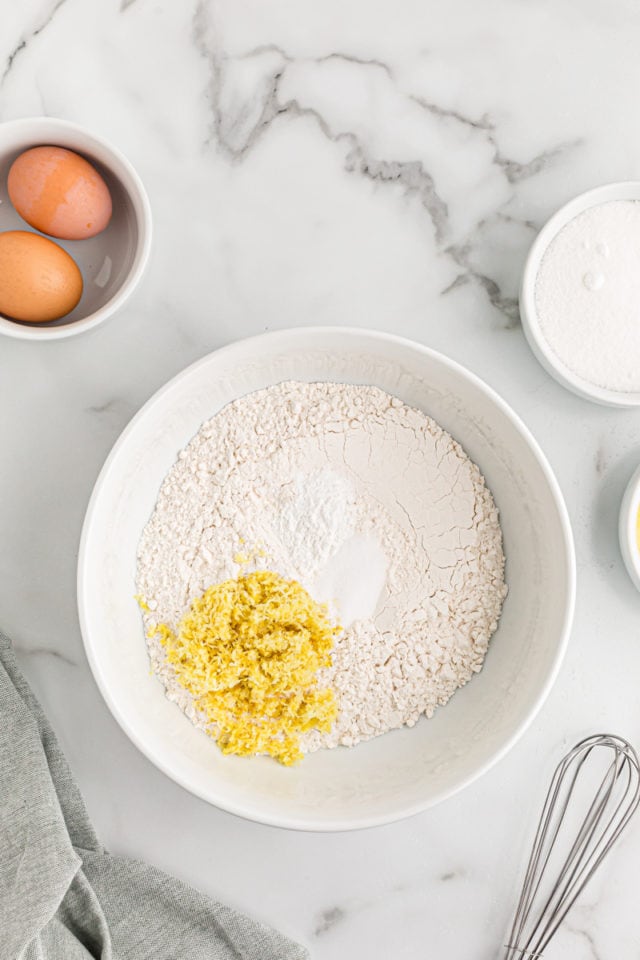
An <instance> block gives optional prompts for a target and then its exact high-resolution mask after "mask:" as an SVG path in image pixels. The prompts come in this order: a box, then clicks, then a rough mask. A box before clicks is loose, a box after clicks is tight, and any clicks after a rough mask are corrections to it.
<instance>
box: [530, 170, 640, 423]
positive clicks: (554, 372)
mask: <svg viewBox="0 0 640 960" xmlns="http://www.w3.org/2000/svg"><path fill="white" fill-rule="evenodd" d="M611 200H640V181H637V180H629V181H626V182H625V181H623V182H620V183H608V184H605V185H604V186H602V187H596V188H595V189H594V190H588V191H587V192H586V193H581V194H580V195H579V196H577V197H575V199H573V200H570V201H569V203H567V204H565V205H564V207H561V208H560V210H558V212H557V213H555V214H554V215H553V216H552V217H551V218H550V219H549V220H547V222H546V224H545V225H544V227H543V228H542V230H541V231H540V233H539V234H538V236H537V237H536V239H535V240H534V242H533V246H532V247H531V250H530V251H529V255H528V257H527V261H526V263H525V267H524V273H523V275H522V284H521V287H520V317H521V320H522V328H523V330H524V333H525V336H526V338H527V340H528V341H529V346H530V347H531V349H532V351H533V353H534V354H535V356H536V357H537V359H538V360H539V361H540V363H541V364H542V366H543V367H544V368H545V370H546V371H547V373H549V374H551V376H552V377H554V379H555V380H557V381H558V383H560V384H562V386H563V387H566V388H567V389H568V390H571V391H572V392H573V393H576V394H577V395H578V396H579V397H584V398H585V399H586V400H593V401H595V402H596V403H602V404H604V405H605V406H609V407H638V406H640V393H635V392H634V393H622V392H620V391H617V390H607V389H606V388H604V387H599V386H597V385H596V384H594V383H591V382H590V381H589V380H584V379H583V378H582V377H580V376H578V375H577V374H576V373H574V372H573V370H570V369H569V367H567V366H566V364H565V363H563V361H562V360H561V359H560V357H558V356H557V354H556V353H554V351H553V350H552V349H551V347H550V346H549V344H548V342H547V340H546V338H545V336H544V334H543V333H542V330H541V328H540V323H539V321H538V316H537V311H536V303H535V285H536V277H537V275H538V270H539V269H540V263H541V261H542V258H543V257H544V255H545V253H546V251H547V248H548V246H549V244H550V243H551V241H552V240H553V239H554V237H556V236H557V234H558V233H559V232H560V230H562V228H563V227H564V226H566V224H567V223H569V221H570V220H573V219H574V218H575V217H577V216H578V214H580V213H583V212H584V211H585V210H589V209H590V208H591V207H596V206H599V204H601V203H608V202H609V201H611Z"/></svg>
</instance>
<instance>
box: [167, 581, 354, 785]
mask: <svg viewBox="0 0 640 960" xmlns="http://www.w3.org/2000/svg"><path fill="white" fill-rule="evenodd" d="M340 630H341V627H339V626H337V625H335V624H333V623H332V622H331V620H330V618H329V614H328V611H327V608H326V606H325V605H323V604H319V603H317V602H316V601H315V600H314V599H313V598H312V597H311V596H310V595H309V594H308V593H307V591H306V590H305V589H304V587H302V586H301V585H300V584H299V583H298V582H297V581H296V580H285V579H284V578H283V577H281V576H280V575H279V574H277V573H274V572H272V571H269V570H260V571H256V572H253V573H248V574H245V575H243V576H240V577H238V579H236V580H225V581H224V582H223V583H219V584H216V585H215V586H212V587H210V588H209V589H208V590H207V591H206V593H204V594H203V596H201V597H199V598H198V599H196V600H194V601H193V603H192V604H191V607H190V609H189V610H188V612H187V613H186V614H185V616H184V617H183V618H182V620H181V621H180V623H179V624H178V627H177V629H176V631H175V632H173V631H172V630H171V629H170V628H169V627H168V626H167V625H166V624H163V623H160V624H158V625H157V626H156V627H154V628H153V630H152V631H151V633H152V636H157V637H158V638H159V640H160V643H161V644H162V645H163V646H164V647H165V650H166V655H167V660H168V662H169V663H170V664H171V665H172V666H173V669H174V671H175V676H176V679H177V680H178V682H179V683H180V684H181V685H182V686H183V687H184V688H185V689H186V690H188V691H189V693H190V694H191V695H192V697H193V698H194V702H195V706H196V707H197V709H198V710H200V711H202V713H203V714H204V715H205V716H206V718H207V719H208V720H209V721H210V723H211V727H210V729H209V732H210V735H211V736H212V737H213V738H214V739H215V740H216V741H217V743H218V745H219V747H220V749H221V750H222V752H223V753H226V754H237V755H238V756H250V755H254V754H267V755H268V756H271V757H273V758H275V759H276V760H278V761H279V762H280V763H282V764H284V765H285V766H291V765H292V764H294V763H297V762H298V761H299V760H301V759H302V757H303V753H302V750H301V748H300V737H301V735H302V734H303V733H305V732H306V731H308V730H311V729H314V728H315V729H317V730H320V731H321V732H328V731H329V730H330V729H331V725H332V723H333V721H334V720H335V717H336V714H337V704H336V699H335V695H334V692H333V690H332V689H331V688H329V687H320V686H319V684H318V678H317V674H318V671H319V670H321V669H322V668H323V667H328V666H329V665H330V663H331V650H332V648H333V643H334V639H335V636H336V635H337V634H338V633H339V632H340Z"/></svg>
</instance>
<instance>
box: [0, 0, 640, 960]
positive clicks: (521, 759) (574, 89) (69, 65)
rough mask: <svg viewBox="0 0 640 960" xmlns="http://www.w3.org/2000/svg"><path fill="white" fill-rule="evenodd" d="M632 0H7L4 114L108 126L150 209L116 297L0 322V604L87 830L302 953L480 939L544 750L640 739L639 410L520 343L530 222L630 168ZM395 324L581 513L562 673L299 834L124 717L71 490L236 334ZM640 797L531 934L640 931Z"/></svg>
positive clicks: (462, 948)
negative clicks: (215, 783) (221, 787)
mask: <svg viewBox="0 0 640 960" xmlns="http://www.w3.org/2000/svg"><path fill="white" fill-rule="evenodd" d="M639 30H640V13H639V12H638V9H637V6H636V4H634V3H633V2H632V0H609V2H605V0H584V2H583V3H581V4H576V3H573V2H571V0H556V2H551V0H537V2H529V3H522V2H521V3H514V2H509V0H487V2H485V3H482V4H480V3H477V2H474V0H448V2H447V3H442V2H437V0H420V2H418V0H396V2H395V3H393V4H392V3H390V2H388V0H386V2H374V3H370V2H369V3H364V2H363V0H324V2H323V3H312V2H310V0H297V2H292V0H273V2H271V3H265V2H264V0H244V2H243V3H242V4H239V3H237V2H234V0H214V2H207V0H185V2H182V3H175V2H174V3H171V2H170V0H122V2H121V3H117V2H115V0H109V2H103V3H100V4H97V3H96V4H90V3H86V2H82V0H24V2H22V3H19V4H18V3H13V4H9V3H5V4H4V9H3V11H2V31H1V32H0V120H7V119H10V118H13V117H20V116H26V115H38V114H47V115H52V116H58V117H63V118H65V119H69V120H74V121H76V122H78V123H81V124H84V125H86V126H87V127H88V128H90V129H91V130H93V131H95V132H96V133H98V134H101V135H103V136H105V137H107V138H108V139H110V140H112V141H113V142H114V143H115V144H116V145H117V146H119V147H120V149H121V150H122V151H123V152H124V153H125V154H127V156H128V157H129V158H130V159H131V161H132V162H133V163H134V164H135V166H136V167H137V169H138V171H139V172H140V174H141V176H142V178H143V180H144V182H145V184H146V186H147V189H148V191H149V195H150V199H151V204H152V207H153V212H154V218H155V239H154V245H153V253H152V258H151V263H150V266H149V269H148V272H147V275H146V277H145V279H144V281H143V283H142V285H141V287H140V288H139V291H138V292H137V293H136V295H135V297H134V298H133V299H132V300H131V302H130V304H129V305H128V306H127V307H126V309H125V310H124V311H123V312H122V313H121V314H119V315H118V316H117V317H115V318H114V319H112V320H111V321H110V322H109V323H107V324H105V325H104V326H103V327H100V328H98V329H97V330H95V331H93V332H91V333H89V334H85V335H83V336H80V337H75V338H71V339H69V340H64V341H58V342H50V343H35V342H28V341H17V340H9V339H6V338H4V339H2V342H1V343H0V405H1V407H0V408H1V411H2V413H1V416H0V431H1V437H0V443H1V449H2V451H3V467H2V470H1V471H0V530H1V531H2V552H1V554H0V623H1V625H2V627H3V629H4V630H5V631H6V632H7V633H8V634H9V635H10V636H11V637H12V638H13V639H14V642H15V645H16V647H17V649H18V651H19V655H20V661H21V663H22V665H23V668H24V670H25V672H26V674H27V676H28V678H29V680H30V681H31V683H32V684H33V686H34V688H35V690H36V692H37V694H38V695H39V697H40V698H41V700H42V702H43V704H44V706H45V708H46V710H47V711H48V713H49V715H50V717H51V719H52V721H53V723H54V726H55V728H56V730H57V731H58V733H59V736H60V739H61V741H62V745H63V747H64V749H65V751H66V753H67V755H68V757H69V760H70V762H71V764H72V767H73V769H74V771H75V773H76V775H77V777H78V779H79V782H80V785H81V788H82V790H83V792H84V795H85V797H86V800H87V803H88V806H89V811H90V813H91V815H92V817H93V819H94V821H95V824H96V826H97V828H98V831H99V833H100V835H101V837H102V839H103V840H104V842H105V844H106V845H107V846H108V847H109V848H110V849H111V850H113V851H114V852H122V853H127V854H131V855H135V856H138V857H142V858H145V859H147V860H149V861H152V862H154V863H156V864H158V865H159V866H161V867H163V868H165V869H167V870H169V871H171V872H172V873H175V874H177V875H178V876H180V877H182V878H184V879H186V880H188V881H190V882H191V883H193V884H195V885H197V886H198V887H200V888H201V889H203V890H205V891H206V892H208V893H210V894H212V895H213V896H215V897H218V898H220V899H222V900H224V901H226V902H228V903H230V904H232V905H234V906H236V907H238V908H240V909H242V910H244V911H246V912H248V913H251V914H252V915H254V916H256V917H258V918H260V919H262V920H264V921H266V922H268V923H270V924H272V925H274V926H277V927H280V928H281V929H282V930H283V931H285V932H287V933H288V934H290V935H291V936H292V937H294V938H297V939H299V940H301V941H302V942H304V943H306V944H307V945H308V946H309V947H310V949H311V953H312V956H313V957H314V958H316V960H342V958H345V957H353V958H367V960H391V958H392V960H404V958H411V960H414V958H415V960H417V958H422V957H436V956H437V957H446V958H447V960H466V958H471V957H473V958H474V960H482V958H486V960H489V958H493V957H495V956H496V951H497V946H498V945H499V944H500V943H501V942H503V937H504V932H505V928H506V926H507V924H508V921H509V919H510V916H511V912H512V909H513V906H514V891H515V889H516V887H517V885H518V883H519V880H520V877H521V873H522V869H523V866H524V859H525V855H526V852H527V848H528V844H529V841H530V837H531V831H532V828H533V825H534V822H535V818H536V816H537V813H538V809H539V807H540V804H541V801H542V796H543V793H544V790H545V789H546V783H547V780H548V778H549V776H550V772H551V769H552V767H553V765H554V762H555V761H556V760H557V759H559V757H560V755H561V754H562V752H563V751H564V750H565V749H566V748H567V747H568V746H570V745H571V744H572V743H573V742H574V741H575V740H577V739H579V738H580V737H581V736H583V735H586V734H588V733H592V732H599V731H601V730H605V729H606V730H608V731H611V732H616V733H620V734H623V735H625V736H627V737H628V738H629V739H631V740H632V741H635V742H636V744H639V743H640V698H639V697H638V693H637V691H638V681H637V679H636V678H637V677H638V676H640V643H639V641H638V629H637V626H638V617H639V615H640V596H639V595H638V593H637V592H636V591H635V589H634V588H633V587H632V585H631V583H630V581H629V579H628V578H627V576H626V573H625V570H624V568H623V564H622V560H621V557H620V554H619V550H618V545H617V535H616V522H617V511H618V507H619V503H620V499H621V496H622V492H623V489H624V486H625V483H626V481H627V479H628V477H629V475H630V474H631V472H632V470H633V469H634V468H635V466H636V465H637V462H638V460H639V459H640V411H638V412H633V411H616V410H608V409H605V408H599V407H597V406H595V405H591V404H589V403H588V402H586V401H582V400H580V399H578V398H577V397H573V396H572V395H570V394H568V393H566V392H565V391H564V390H563V389H562V388H561V387H559V386H558V385H557V384H556V383H555V382H554V381H552V380H551V379H550V378H549V377H548V376H547V375H546V374H545V373H544V371H543V370H542V369H541V367H540V366H539V365H538V363H537V362H536V360H535V359H534V358H533V356H532V354H531V353H530V351H529V349H528V347H527V345H526V343H525V340H524V337H523V334H522V331H521V328H520V324H519V320H518V310H517V288H518V282H519V277H520V273H521V269H522V265H523V261H524V257H525V255H526V251H527V249H528V247H529V245H530V243H531V241H532V239H533V237H534V235H535V233H536V231H537V229H538V228H539V227H540V225H541V224H542V223H543V222H544V220H545V219H546V218H547V217H548V216H549V215H550V214H551V213H552V212H553V211H554V210H555V209H556V208H557V207H558V206H559V205H560V204H562V203H563V202H565V201H566V200H568V199H569V198H570V197H571V196H573V195H574V194H576V193H577V192H579V191H582V190H584V189H587V188H589V187H593V186H596V185H598V184H600V183H603V182H606V181H611V180H622V179H632V178H634V177H637V176H638V174H639V171H640V124H639V122H638V109H637V89H638V85H639V84H640V59H639V58H638V56H637V38H638V31H639ZM299 324H338V325H340V324H349V325H356V326H363V327H372V328H377V329H382V330H390V331H393V332H395V333H399V334H403V335H405V336H408V337H412V338H415V339H416V340H419V341H420V342H422V343H425V344H428V345H430V346H432V347H435V348H436V349H438V350H441V351H443V352H444V353H446V354H448V355H449V356H451V357H453V358H455V359H456V360H458V361H460V362H462V363H463V364H465V365H467V366H468V367H469V368H471V369H472V370H473V371H475V372H476V373H477V374H479V375H480V376H481V377H483V378H485V379H486V380H487V381H488V382H489V383H490V384H491V385H492V386H493V387H494V388H496V389H497V390H498V391H499V392H500V393H501V394H502V396H503V397H504V398H505V399H506V400H507V401H508V402H509V403H510V404H511V405H512V406H513V407H514V409H515V410H516V411H517V412H518V413H519V414H520V415H521V417H522V418H523V419H524V421H525V422H526V423H527V424H528V426H529V427H530V428H531V430H532V431H533V432H534V434H535V435H536V437H537V438H538V440H539V441H540V443H541V445H542V447H543V448H544V450H545V452H546V453H547V455H548V457H549V460H550V462H551V464H552V466H553V468H554V470H555V471H556V474H557V476H558V479H559V481H560V484H561V487H562V490H563V491H564V495H565V497H566V500H567V504H568V508H569V512H570V516H571V520H572V524H573V529H574V533H575V539H576V548H577V557H578V597H577V611H576V620H575V628H574V631H573V639H572V643H571V645H570V649H569V653H568V656H567V658H566V661H565V664H564V667H563V669H562V672H561V675H560V678H559V680H558V682H557V684H556V685H555V687H554V689H553V691H552V693H551V696H550V697H549V699H548V701H547V703H546V705H545V707H544V708H543V710H542V712H541V713H540V714H539V716H538V717H537V719H536V720H535V722H534V724H533V725H532V727H531V728H530V729H529V731H528V732H527V734H526V735H525V736H524V737H523V739H522V740H521V741H520V742H519V743H518V744H517V746H516V747H515V748H514V749H513V751H512V752H511V753H510V754H509V756H508V757H507V758H506V759H504V760H503V761H502V762H500V763H499V764H498V765H497V766H496V767H495V768H494V769H493V770H492V771H491V772H489V773H488V774H486V775H485V776H484V777H483V778H482V779H481V780H480V781H478V782H477V783H475V784H474V785H473V786H471V787H469V788H467V789H466V790H465V791H464V792H463V793H461V794H459V795H458V796H457V797H455V798H454V799H452V800H449V801H447V802H446V803H444V804H442V805H441V806H439V807H437V808H435V809H434V810H431V811H429V812H427V813H425V814H423V815H421V816H417V817H415V818H413V819H411V820H408V821H405V822H403V823H398V824H395V825H392V826H388V827H384V828H377V829H374V830H367V831H363V832H359V833H351V834H349V833H347V834H337V835H313V834H298V833H293V832H286V831H283V830H278V829H274V828H268V827H264V826H261V825H258V824H253V823H248V822H244V821H242V820H240V819H236V818H234V817H232V816H230V815H227V814H225V813H223V812H221V811H218V810H216V809H214V808H213V807H210V806H208V805H207V804H205V803H203V802H201V801H199V800H197V799H196V798H195V797H192V796H190V795H189V794H188V793H186V792H185V791H184V790H182V789H181V788H180V787H178V786H177V785H176V784H174V783H173V782H171V781H170V780H168V779H167V778H166V777H165V776H163V774H161V773H160V772H159V771H158V770H156V769H155V768H154V767H153V766H152V765H151V764H150V763H149V762H148V761H147V760H146V759H145V758H144V757H143V756H142V755H141V754H140V753H139V752H138V751H137V750H136V749H135V748H134V747H133V745H132V744H131V743H130V742H129V741H128V740H127V738H126V737H125V735H124V734H123V733H122V731H121V730H120V728H119V727H118V726H117V725H116V722H115V721H114V720H113V719H112V717H111V715H110V713H109V712H108V710H107V708H106V706H105V704H104V703H103V701H102V699H101V697H100V695H99V693H98V691H97V688H96V686H95V684H94V682H93V679H92V676H91V673H90V671H89V667H88V665H87V661H86V659H85V656H84V652H83V648H82V643H81V638H80V631H79V627H78V620H77V614H76V605H75V566H76V558H77V549H78V541H79V535H80V528H81V524H82V519H83V514H84V511H85V508H86V505H87V501H88V498H89V495H90V492H91V488H92V485H93V483H94V481H95V478H96V476H97V474H98V471H99V469H100V466H101V465H102V462H103V460H104V458H105V456H106V454H107V452H108V450H109V448H110V446H111V444H112V443H113V441H114V440H115V438H116V437H117V436H118V434H119V432H120V431H121V430H122V428H123V426H124V425H125V424H126V423H127V421H128V420H129V418H130V417H131V416H132V414H133V413H134V412H135V411H136V410H137V409H138V408H139V407H140V405H141V404H142V403H143V402H144V401H145V400H146V399H147V398H148V397H149V396H150V395H151V394H152V393H153V392H154V391H155V390H156V388H157V387H159V386H160V385H161V384H162V383H164V382H165V381H166V380H167V379H168V378H169V377H171V376H172V375H173V374H175V373H176V372H178V371H179V370H180V369H182V368H183V367H184V366H186V365H187V364H188V363H190V362H191V361H193V360H195V359H197V358H198V357H201V356H203V355H204V354H206V353H207V352H209V351H211V350H213V349H215V348H216V347H218V346H220V345H222V344H225V343H228V342H229V341H230V340H233V339H235V338H238V337H244V336H247V335H249V334H253V333H258V332H261V331H264V330H272V329H276V328H282V327H287V326H292V325H299ZM639 861H640V820H639V821H638V822H637V823H636V824H635V825H632V827H631V828H630V830H629V832H628V833H627V834H626V835H625V837H624V839H623V841H622V842H621V844H620V845H619V847H618V848H617V849H616V851H615V852H614V854H613V855H612V856H611V858H610V860H609V861H608V862H607V864H606V866H605V867H604V868H603V871H602V874H601V875H600V877H599V879H598V880H597V881H596V882H595V883H594V885H593V886H592V887H591V888H589V890H588V891H587V892H586V894H585V896H584V898H583V899H582V900H581V901H580V905H579V906H578V907H577V908H576V909H575V911H574V912H573V914H572V915H571V917H570V919H569V921H568V923H567V925H566V927H565V928H564V930H563V932H562V933H561V934H560V935H559V936H558V938H557V941H556V946H555V949H552V948H550V950H549V953H548V955H549V957H550V958H552V957H560V956H562V957H563V958H564V960H590V958H599V957H600V958H604V957H616V960H631V958H635V957H637V956H638V943H639V942H640V912H639V911H638V908H637V893H636V891H637V865H638V862H639Z"/></svg>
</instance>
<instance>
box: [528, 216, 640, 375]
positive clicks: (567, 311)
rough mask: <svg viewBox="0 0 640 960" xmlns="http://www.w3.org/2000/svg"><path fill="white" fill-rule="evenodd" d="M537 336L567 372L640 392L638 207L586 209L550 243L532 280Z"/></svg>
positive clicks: (639, 239)
mask: <svg viewBox="0 0 640 960" xmlns="http://www.w3.org/2000/svg"><path fill="white" fill-rule="evenodd" d="M534 297H535V307H536V314H537V318H538V322H539V325H540V330H541V332H542V334H543V336H544V338H545V340H546V341H547V343H548V344H549V346H550V347H551V349H552V351H553V352H554V353H555V354H556V356H557V357H559V359H560V360H561V361H562V362H563V363H564V364H565V366H566V367H568V368H569V370H572V371H573V372H574V373H575V374H577V375H578V376H580V377H582V378H583V379H584V380H587V381H589V382H590V383H592V384H595V385H596V386H599V387H604V388H605V389H608V390H616V391H621V392H637V391H640V202H638V201H637V200H612V201H610V202H608V203H600V204H598V205H597V206H594V207H591V208H589V209H588V210H585V211H584V212H583V213H581V214H579V215H578V216H577V217H574V219H573V220H570V221H569V223H567V224H566V225H565V226H564V227H563V228H562V229H561V230H560V231H559V232H558V234H557V235H556V236H555V237H554V238H553V240H552V241H551V243H550V244H549V246H548V247H547V250H546V252H545V254H544V256H543V258H542V261H541V263H540V267H539V270H538V275H537V277H536V282H535V291H534Z"/></svg>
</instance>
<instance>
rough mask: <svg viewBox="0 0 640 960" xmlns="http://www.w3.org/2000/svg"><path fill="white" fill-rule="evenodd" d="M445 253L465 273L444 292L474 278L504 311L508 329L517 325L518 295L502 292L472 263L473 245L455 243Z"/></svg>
mask: <svg viewBox="0 0 640 960" xmlns="http://www.w3.org/2000/svg"><path fill="white" fill-rule="evenodd" d="M445 253H448V254H449V256H450V257H451V258H452V260H453V261H454V263H456V264H457V265H458V266H459V267H462V269H463V270H464V273H462V274H460V275H459V276H458V277H456V279H455V280H454V281H453V283H450V284H449V286H448V287H446V289H445V290H443V291H442V292H443V294H445V293H450V292H451V291H452V290H456V289H457V288H458V287H461V286H463V285H464V284H466V283H469V282H470V281H471V280H474V281H475V282H476V283H477V284H479V285H480V286H481V287H482V289H483V290H484V291H485V293H486V295H487V298H488V300H489V302H490V303H491V304H492V306H494V307H495V308H496V310H499V311H500V313H502V314H503V315H504V316H505V317H506V319H507V324H506V327H507V329H509V330H510V329H513V328H514V327H517V326H518V324H519V322H520V311H519V308H518V298H517V297H507V296H505V295H504V294H503V293H502V290H501V289H500V286H499V284H497V283H496V281H495V280H493V279H492V278H491V277H489V276H487V275H486V274H485V273H481V272H480V271H479V270H476V268H475V267H474V266H473V265H472V263H471V254H472V247H471V244H469V243H466V244H453V245H452V246H450V247H447V249H446V251H445Z"/></svg>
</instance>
